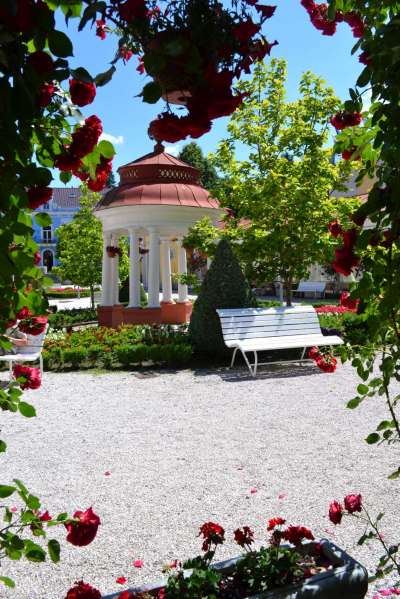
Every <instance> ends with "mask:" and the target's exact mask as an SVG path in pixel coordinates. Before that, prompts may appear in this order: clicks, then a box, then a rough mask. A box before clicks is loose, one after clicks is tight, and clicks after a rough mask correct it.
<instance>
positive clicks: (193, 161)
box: [178, 141, 218, 190]
mask: <svg viewBox="0 0 400 599" xmlns="http://www.w3.org/2000/svg"><path fill="white" fill-rule="evenodd" d="M178 158H179V159H180V160H183V161H184V162H187V163H188V164H190V165H191V166H194V167H195V168H198V169H199V171H200V183H201V185H202V186H203V187H204V188H205V189H208V190H211V189H213V188H214V187H215V185H216V183H217V181H218V175H217V171H216V169H215V166H214V165H213V164H212V163H211V161H210V160H209V159H208V158H207V157H206V156H204V154H203V152H202V149H201V148H200V146H199V145H198V144H197V143H195V142H194V141H192V142H191V143H189V144H187V145H185V146H184V147H183V148H182V151H181V152H180V153H179V156H178Z"/></svg>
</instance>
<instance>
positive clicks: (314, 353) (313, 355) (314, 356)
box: [307, 346, 321, 360]
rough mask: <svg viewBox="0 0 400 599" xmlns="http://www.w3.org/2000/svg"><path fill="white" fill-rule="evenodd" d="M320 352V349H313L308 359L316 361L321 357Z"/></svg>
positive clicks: (310, 350)
mask: <svg viewBox="0 0 400 599" xmlns="http://www.w3.org/2000/svg"><path fill="white" fill-rule="evenodd" d="M320 355H321V354H320V351H319V349H318V347H315V346H314V347H311V348H310V349H309V351H308V354H307V357H308V358H310V360H316V359H317V358H319V357H320Z"/></svg>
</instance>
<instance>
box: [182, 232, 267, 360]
mask: <svg viewBox="0 0 400 599" xmlns="http://www.w3.org/2000/svg"><path fill="white" fill-rule="evenodd" d="M255 305H256V301H255V298H254V297H253V294H252V292H251V289H250V286H249V284H248V283H247V281H246V279H245V277H244V274H243V272H242V269H241V268H240V264H239V261H238V259H237V258H236V256H235V254H234V253H233V251H232V248H231V246H230V244H229V243H228V241H226V240H222V241H220V243H219V244H218V247H217V249H216V252H215V256H214V260H213V262H212V263H211V266H210V269H209V270H208V272H207V273H206V276H205V277H204V281H203V283H202V286H201V289H200V293H199V296H198V298H197V300H196V301H195V303H194V306H193V312H192V317H191V319H190V325H189V333H190V337H191V340H192V343H193V345H194V349H195V351H196V353H199V354H206V355H209V356H216V355H220V356H222V355H224V354H226V353H228V351H229V350H228V349H227V347H226V346H225V344H224V340H223V337H222V330H221V325H220V320H219V317H218V314H217V313H216V309H218V308H248V307H253V306H255Z"/></svg>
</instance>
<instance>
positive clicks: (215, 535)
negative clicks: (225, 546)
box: [198, 522, 225, 551]
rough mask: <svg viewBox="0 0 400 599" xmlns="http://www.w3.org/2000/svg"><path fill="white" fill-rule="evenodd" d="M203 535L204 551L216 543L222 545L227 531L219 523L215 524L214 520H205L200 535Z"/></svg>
mask: <svg viewBox="0 0 400 599" xmlns="http://www.w3.org/2000/svg"><path fill="white" fill-rule="evenodd" d="M201 535H202V536H203V538H204V541H203V545H202V548H203V551H208V550H209V549H210V546H211V545H212V544H213V543H214V545H220V544H222V543H223V542H224V541H225V531H224V529H223V528H222V526H220V525H219V524H215V523H214V522H205V523H204V524H203V525H202V526H200V531H199V534H198V536H201Z"/></svg>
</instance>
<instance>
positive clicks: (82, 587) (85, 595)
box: [65, 580, 101, 599]
mask: <svg viewBox="0 0 400 599" xmlns="http://www.w3.org/2000/svg"><path fill="white" fill-rule="evenodd" d="M65 599H101V593H100V591H98V590H97V589H95V588H93V587H92V586H91V585H90V584H87V583H86V582H83V580H80V581H79V582H76V583H75V586H73V587H72V588H70V589H69V591H68V593H67V594H66V596H65Z"/></svg>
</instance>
